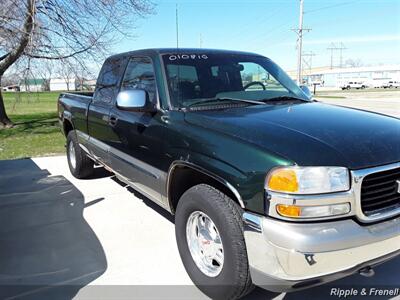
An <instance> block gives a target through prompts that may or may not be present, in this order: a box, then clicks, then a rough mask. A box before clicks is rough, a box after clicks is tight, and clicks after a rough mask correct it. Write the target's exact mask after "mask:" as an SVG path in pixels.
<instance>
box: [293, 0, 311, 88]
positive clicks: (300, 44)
mask: <svg viewBox="0 0 400 300" xmlns="http://www.w3.org/2000/svg"><path fill="white" fill-rule="evenodd" d="M303 4H304V0H300V18H299V28H297V29H293V31H294V32H296V33H297V35H298V38H297V84H299V85H300V84H301V74H302V72H301V71H302V69H301V61H302V51H303V32H304V31H310V30H311V29H304V28H303V15H304V11H303Z"/></svg>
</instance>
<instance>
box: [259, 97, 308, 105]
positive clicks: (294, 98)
mask: <svg viewBox="0 0 400 300" xmlns="http://www.w3.org/2000/svg"><path fill="white" fill-rule="evenodd" d="M284 100H289V101H290V100H292V101H293V100H299V101H304V102H308V100H305V99H302V98H299V97H294V96H288V95H286V96H278V97H273V98H266V99H263V101H264V103H265V102H269V101H284Z"/></svg>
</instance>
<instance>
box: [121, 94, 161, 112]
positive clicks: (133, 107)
mask: <svg viewBox="0 0 400 300" xmlns="http://www.w3.org/2000/svg"><path fill="white" fill-rule="evenodd" d="M117 107H118V108H119V109H121V110H130V111H144V112H154V111H155V107H154V105H153V104H152V103H151V102H150V100H149V94H148V93H147V92H146V91H145V90H139V89H137V90H126V91H121V92H119V93H118V95H117Z"/></svg>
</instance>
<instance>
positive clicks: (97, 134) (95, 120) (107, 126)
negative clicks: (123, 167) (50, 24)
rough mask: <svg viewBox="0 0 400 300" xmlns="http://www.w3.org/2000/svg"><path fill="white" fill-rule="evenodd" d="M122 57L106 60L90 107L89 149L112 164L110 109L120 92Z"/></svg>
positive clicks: (103, 161) (105, 161)
mask: <svg viewBox="0 0 400 300" xmlns="http://www.w3.org/2000/svg"><path fill="white" fill-rule="evenodd" d="M123 62H124V60H123V59H122V58H109V59H107V60H106V61H105V62H104V65H103V67H102V69H101V71H100V74H99V78H98V80H97V84H96V90H95V93H94V95H93V101H92V103H91V104H90V105H89V109H88V132H89V136H90V138H89V143H88V148H89V151H90V152H91V153H92V155H94V156H95V157H96V158H97V159H98V160H99V161H100V162H102V163H104V164H105V165H107V166H110V165H111V162H110V157H109V149H110V140H111V139H112V137H113V129H112V120H110V110H111V106H112V104H113V101H114V98H115V97H116V94H117V93H118V89H119V82H120V79H121V76H122V73H123V67H124V66H123Z"/></svg>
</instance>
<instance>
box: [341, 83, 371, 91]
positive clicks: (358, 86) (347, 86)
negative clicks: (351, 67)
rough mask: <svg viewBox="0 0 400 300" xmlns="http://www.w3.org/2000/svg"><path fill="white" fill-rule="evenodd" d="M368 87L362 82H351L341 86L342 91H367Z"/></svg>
mask: <svg viewBox="0 0 400 300" xmlns="http://www.w3.org/2000/svg"><path fill="white" fill-rule="evenodd" d="M366 87H367V85H366V84H365V83H363V82H361V81H349V82H346V83H344V84H343V85H342V86H341V89H342V90H350V89H357V90H358V89H365V88H366Z"/></svg>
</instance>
